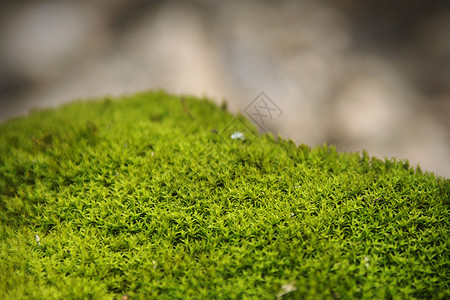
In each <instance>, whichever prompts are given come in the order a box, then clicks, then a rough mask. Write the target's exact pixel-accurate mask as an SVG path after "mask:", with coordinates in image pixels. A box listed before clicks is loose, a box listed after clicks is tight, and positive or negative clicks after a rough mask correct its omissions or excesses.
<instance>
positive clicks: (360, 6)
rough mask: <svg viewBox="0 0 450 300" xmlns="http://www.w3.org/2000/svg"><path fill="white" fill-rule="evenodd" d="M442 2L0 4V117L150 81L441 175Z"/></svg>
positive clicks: (311, 138) (444, 92)
mask: <svg viewBox="0 0 450 300" xmlns="http://www.w3.org/2000/svg"><path fill="white" fill-rule="evenodd" d="M449 3H450V2H449V1H444V0H443V1H416V0H408V1H406V0H405V1H401V0H398V1H388V0H378V1H375V0H374V1H370V0H367V1H358V0H336V1H318V0H315V1H307V0H305V1H292V0H281V1H251V0H249V1H233V0H231V1H219V0H196V1H172V0H166V1H164V0H160V1H144V0H131V1H130V0H127V1H126V0H122V1H121V0H108V1H106V0H92V1H64V0H58V1H48V0H39V1H37V0H33V1H31V0H28V1H27V0H22V1H8V2H2V4H0V8H1V9H0V122H3V121H5V120H7V119H9V118H12V117H15V116H20V115H25V114H26V113H27V112H28V111H29V110H30V109H32V108H40V107H52V106H56V105H59V104H61V103H64V102H68V101H71V100H74V99H86V98H91V97H102V96H105V95H111V96H119V95H122V94H126V93H131V92H135V91H142V90H148V89H159V88H162V89H165V90H167V91H169V92H171V93H177V94H191V95H196V96H207V97H211V98H213V99H214V100H215V101H216V102H218V103H220V102H222V101H223V100H224V99H225V100H226V101H227V102H228V107H229V109H230V110H231V111H232V112H234V113H236V112H238V111H242V110H243V109H244V108H245V107H246V106H247V105H248V104H249V103H251V102H252V101H253V100H254V99H255V97H256V96H257V95H258V94H259V93H260V92H264V93H265V94H266V95H267V96H268V97H269V98H270V99H271V100H272V101H273V102H274V103H276V105H277V106H278V107H279V108H280V109H281V110H282V112H283V114H282V115H281V116H280V117H278V118H273V119H272V120H270V122H269V123H268V124H267V128H268V130H270V131H272V132H274V133H275V134H277V133H279V134H281V135H282V136H284V137H286V138H291V139H292V140H294V141H295V142H296V143H298V144H300V143H305V144H308V145H311V146H314V145H317V144H323V143H325V142H326V143H332V144H335V145H336V146H337V148H338V149H339V150H343V151H344V150H345V151H362V150H363V149H366V150H367V151H368V152H369V154H370V155H374V156H378V157H380V158H383V157H397V158H406V159H409V161H410V162H411V164H412V165H415V164H420V166H421V167H422V169H424V170H427V171H431V172H434V173H436V174H438V175H441V176H445V177H450V164H449V162H450V4H449Z"/></svg>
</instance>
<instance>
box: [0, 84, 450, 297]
mask: <svg viewBox="0 0 450 300" xmlns="http://www.w3.org/2000/svg"><path fill="white" fill-rule="evenodd" d="M234 131H239V132H242V133H244V137H245V138H244V139H241V138H236V139H232V138H231V134H232V133H233V132H234ZM230 132H231V133H230ZM254 132H255V130H254V128H253V127H252V126H251V125H250V124H249V123H248V122H247V121H246V120H245V119H244V118H242V117H241V116H238V117H235V116H233V115H231V114H229V113H227V112H226V111H225V109H224V108H223V107H222V108H219V107H217V106H216V105H215V104H214V103H213V102H211V101H208V100H206V99H203V100H200V101H199V100H197V99H195V98H191V97H182V98H180V97H177V96H173V95H168V94H166V93H164V92H161V91H159V92H149V93H144V94H138V95H133V96H128V97H124V98H123V99H118V100H111V99H104V100H99V101H93V102H75V103H72V104H69V105H66V106H63V107H60V108H58V109H56V110H45V111H37V112H34V113H32V114H31V115H30V116H28V117H26V118H21V119H15V120H11V121H9V122H7V123H4V124H2V125H1V126H0V239H1V243H0V265H1V273H0V293H1V294H2V295H3V296H4V297H3V298H6V299H18V298H39V299H63V298H64V299H69V298H70V299H72V298H79V299H87V298H94V299H121V298H122V299H149V298H158V299H187V298H199V299H214V298H218V299H222V298H232V299H235V298H256V299H274V298H277V297H278V298H282V299H289V298H295V299H297V298H344V299H348V298H370V299H373V298H414V297H417V298H447V299H448V298H449V297H450V292H449V282H450V280H449V270H450V266H449V262H450V255H449V238H448V237H449V221H450V215H449V203H450V200H449V195H450V184H449V180H448V179H445V178H439V177H436V176H434V175H433V174H429V173H423V172H421V171H420V169H418V168H416V169H413V168H411V167H410V166H409V165H408V163H407V162H406V161H396V160H387V159H386V160H380V159H377V158H371V157H369V156H368V155H367V153H363V154H358V153H353V154H350V153H337V152H336V151H335V149H334V148H333V147H329V146H321V147H316V148H314V149H310V148H309V147H307V146H305V145H301V146H298V147H297V146H296V145H295V144H294V143H293V142H292V141H286V140H282V139H279V138H278V139H275V138H273V137H272V136H271V135H262V136H258V135H257V134H254ZM235 136H236V135H235ZM238 136H239V135H238Z"/></svg>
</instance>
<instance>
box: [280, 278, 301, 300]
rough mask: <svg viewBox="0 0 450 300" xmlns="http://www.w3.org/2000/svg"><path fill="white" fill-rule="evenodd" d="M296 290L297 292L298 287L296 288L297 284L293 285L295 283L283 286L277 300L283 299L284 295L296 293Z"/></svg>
mask: <svg viewBox="0 0 450 300" xmlns="http://www.w3.org/2000/svg"><path fill="white" fill-rule="evenodd" d="M296 290H297V287H296V286H295V283H293V282H290V283H286V284H283V285H282V286H281V290H280V291H279V292H278V294H277V299H281V297H283V296H284V295H286V294H288V293H291V292H293V291H296Z"/></svg>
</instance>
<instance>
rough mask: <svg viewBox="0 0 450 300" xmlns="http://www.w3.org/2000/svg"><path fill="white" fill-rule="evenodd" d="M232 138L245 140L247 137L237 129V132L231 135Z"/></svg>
mask: <svg viewBox="0 0 450 300" xmlns="http://www.w3.org/2000/svg"><path fill="white" fill-rule="evenodd" d="M231 138H232V139H233V140H236V139H239V140H243V139H245V136H244V134H243V133H242V132H239V131H235V132H234V133H233V134H232V135H231Z"/></svg>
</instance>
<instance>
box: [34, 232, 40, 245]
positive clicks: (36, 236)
mask: <svg viewBox="0 0 450 300" xmlns="http://www.w3.org/2000/svg"><path fill="white" fill-rule="evenodd" d="M34 238H35V239H36V242H37V243H38V245H39V246H40V245H41V242H40V240H41V239H40V238H39V236H38V235H37V234H36V235H35V236H34Z"/></svg>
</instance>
